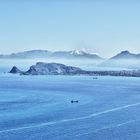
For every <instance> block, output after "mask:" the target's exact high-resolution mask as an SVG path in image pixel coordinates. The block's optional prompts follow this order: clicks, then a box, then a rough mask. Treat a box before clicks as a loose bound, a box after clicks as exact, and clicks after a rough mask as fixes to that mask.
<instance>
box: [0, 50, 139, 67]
mask: <svg viewBox="0 0 140 140" xmlns="http://www.w3.org/2000/svg"><path fill="white" fill-rule="evenodd" d="M53 58H56V59H65V60H77V59H78V60H80V61H82V60H91V61H96V62H97V61H98V62H99V63H98V64H99V66H102V67H125V68H140V54H134V53H131V52H129V51H127V50H126V51H122V52H120V53H118V54H116V55H115V56H113V57H111V58H109V59H104V58H103V57H101V56H99V55H98V54H96V53H92V52H88V51H86V50H72V51H54V52H52V51H48V50H30V51H24V52H19V53H12V54H9V55H0V59H53ZM84 62H86V61H84Z"/></svg>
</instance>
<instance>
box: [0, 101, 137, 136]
mask: <svg viewBox="0 0 140 140" xmlns="http://www.w3.org/2000/svg"><path fill="white" fill-rule="evenodd" d="M139 105H140V102H138V103H135V104H129V105H125V106H121V107H116V108H113V109H109V110H105V111H102V112H98V113H93V114H90V115H87V116H83V117H78V118H72V119H64V120H59V121H54V122H46V123H41V124H35V125H31V126H24V127H18V128H13V129H7V130H1V131H0V133H6V132H12V131H20V130H25V129H31V128H38V127H43V126H49V125H55V124H61V123H67V122H71V121H78V120H84V119H90V118H93V117H96V116H100V115H104V114H108V113H111V112H116V111H120V110H123V109H127V108H130V107H135V106H139ZM128 123H129V122H128ZM124 124H125V123H122V124H118V127H119V126H121V125H124Z"/></svg>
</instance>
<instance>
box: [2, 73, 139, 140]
mask: <svg viewBox="0 0 140 140" xmlns="http://www.w3.org/2000/svg"><path fill="white" fill-rule="evenodd" d="M71 100H78V101H79V103H73V104H72V103H71ZM139 139H140V78H131V77H129V78H128V77H98V79H93V77H91V76H19V75H11V74H1V75H0V140H139Z"/></svg>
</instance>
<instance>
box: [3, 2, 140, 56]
mask: <svg viewBox="0 0 140 140" xmlns="http://www.w3.org/2000/svg"><path fill="white" fill-rule="evenodd" d="M113 1H115V0H65V1H64V0H23V1H22V2H21V1H20V2H19V0H0V53H11V52H18V51H23V50H31V49H48V50H71V49H75V48H79V49H80V48H87V49H88V50H92V51H93V52H96V53H99V54H100V55H101V56H104V57H109V56H112V55H113V54H115V53H118V52H120V51H121V50H130V51H132V52H134V53H140V2H139V0H137V1H136V0H130V1H129V0H116V2H113Z"/></svg>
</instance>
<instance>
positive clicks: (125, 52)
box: [120, 50, 131, 54]
mask: <svg viewBox="0 0 140 140" xmlns="http://www.w3.org/2000/svg"><path fill="white" fill-rule="evenodd" d="M120 54H131V53H130V52H129V51H128V50H125V51H122V52H121V53H120Z"/></svg>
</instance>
